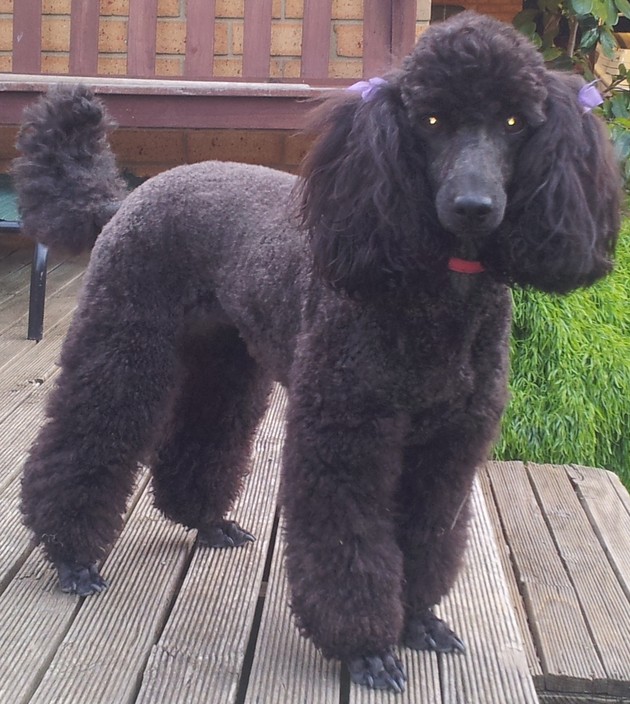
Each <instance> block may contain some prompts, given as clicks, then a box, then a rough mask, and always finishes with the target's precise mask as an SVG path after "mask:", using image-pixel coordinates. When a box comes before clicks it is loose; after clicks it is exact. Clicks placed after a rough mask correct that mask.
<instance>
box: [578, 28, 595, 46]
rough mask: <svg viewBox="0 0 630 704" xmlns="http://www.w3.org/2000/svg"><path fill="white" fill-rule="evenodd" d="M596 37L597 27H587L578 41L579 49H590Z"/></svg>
mask: <svg viewBox="0 0 630 704" xmlns="http://www.w3.org/2000/svg"><path fill="white" fill-rule="evenodd" d="M598 39H599V28H598V27H594V28H593V29H589V30H588V31H586V32H584V34H583V35H582V40H581V41H580V49H581V50H582V51H590V49H593V48H594V47H595V45H596V44H597V40H598Z"/></svg>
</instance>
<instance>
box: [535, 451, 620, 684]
mask: <svg viewBox="0 0 630 704" xmlns="http://www.w3.org/2000/svg"><path fill="white" fill-rule="evenodd" d="M527 470H528V473H529V475H530V477H531V480H532V483H533V486H534V489H535V491H536V494H537V496H538V498H539V501H540V504H541V506H542V508H543V511H544V514H545V519H546V521H547V523H548V524H549V527H550V529H551V532H552V534H553V537H554V540H555V542H556V545H557V546H558V550H559V552H560V556H561V558H562V560H563V562H564V563H565V565H566V569H567V572H568V574H569V576H570V578H571V580H572V582H573V584H574V586H575V590H576V593H577V595H578V598H579V600H580V605H581V607H582V610H583V612H584V614H585V617H586V619H587V622H588V624H589V629H590V631H591V637H592V639H593V641H594V643H595V647H596V649H597V651H598V653H599V656H600V658H601V661H602V663H603V665H604V668H605V670H606V674H607V677H608V681H607V682H606V688H605V689H604V690H601V689H599V687H598V691H599V692H600V693H603V694H612V695H624V696H626V695H627V696H630V684H629V682H630V656H629V653H630V651H629V650H628V634H629V633H630V603H629V602H628V599H627V597H626V595H625V594H624V592H623V590H622V588H621V585H620V584H619V581H618V579H617V576H616V575H615V573H614V571H613V570H612V568H611V565H610V563H609V562H608V560H607V559H606V556H605V554H604V552H603V551H602V549H601V545H600V543H599V540H598V538H597V536H596V535H595V533H594V532H593V529H592V527H591V524H590V522H589V520H588V517H587V515H586V513H585V512H584V511H583V510H582V507H581V505H580V502H579V500H578V498H577V496H576V495H575V492H574V491H573V489H572V486H571V482H570V480H569V477H568V476H567V473H566V471H565V468H564V467H558V466H552V465H534V464H529V465H528V466H527ZM611 508H612V507H611ZM628 535H630V534H626V541H627V536H628ZM626 549H627V543H626ZM599 684H600V683H598V685H599Z"/></svg>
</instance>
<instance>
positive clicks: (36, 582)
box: [0, 479, 147, 704]
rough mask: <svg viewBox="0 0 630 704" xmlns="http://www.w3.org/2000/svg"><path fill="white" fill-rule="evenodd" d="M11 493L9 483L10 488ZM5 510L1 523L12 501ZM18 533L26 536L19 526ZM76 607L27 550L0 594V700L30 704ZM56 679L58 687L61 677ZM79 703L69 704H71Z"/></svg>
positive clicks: (141, 486)
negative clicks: (24, 557) (28, 703)
mask: <svg viewBox="0 0 630 704" xmlns="http://www.w3.org/2000/svg"><path fill="white" fill-rule="evenodd" d="M146 484H147V482H146V479H144V480H141V481H140V482H139V484H138V487H137V489H136V492H135V495H134V497H133V498H132V500H131V502H130V509H132V508H133V507H134V506H135V504H136V502H137V499H138V495H140V494H141V493H142V492H143V491H144V490H145V488H146ZM17 488H18V483H17V482H15V483H14V485H13V487H12V489H17ZM8 511H9V513H10V514H12V515H11V516H9V517H7V514H5V513H4V512H3V516H4V520H7V518H9V522H11V521H12V520H13V519H14V518H17V517H18V509H17V501H16V502H14V504H13V505H12V506H10V507H8ZM126 518H127V517H126ZM4 520H3V525H4ZM22 531H23V533H26V528H24V527H23V526H22ZM29 541H30V538H29ZM81 607H82V600H81V599H79V597H74V596H70V595H68V594H63V593H62V592H61V591H60V590H59V586H58V581H57V575H56V573H55V571H54V570H53V568H52V567H51V566H50V565H49V564H48V562H47V561H46V560H45V559H44V557H43V554H42V552H41V551H40V550H39V549H36V550H33V549H32V546H31V550H30V554H29V555H28V557H27V559H26V560H25V561H24V564H23V565H22V566H21V567H20V568H19V571H18V572H17V574H16V576H15V578H14V579H13V581H11V582H10V583H9V585H8V587H7V588H6V590H4V591H2V593H1V594H0V644H1V653H2V657H0V701H12V702H13V703H14V704H27V702H30V701H31V697H32V695H33V692H34V691H35V690H36V689H37V687H38V685H39V683H40V681H41V679H42V677H44V675H45V673H46V672H47V670H48V668H49V666H50V663H51V661H52V660H53V658H54V656H55V654H56V653H57V651H58V648H59V647H60V645H61V644H62V642H63V639H64V637H65V635H66V634H67V632H68V630H69V628H70V627H71V625H72V623H73V621H74V619H75V617H76V615H77V613H78V612H79V609H80V608H81ZM60 679H61V681H62V685H63V680H64V675H63V674H62V676H61V677H60ZM59 701H70V700H66V699H60V700H59ZM79 701H80V700H78V699H77V700H72V702H73V704H75V702H79Z"/></svg>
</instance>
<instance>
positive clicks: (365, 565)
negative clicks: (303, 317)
mask: <svg viewBox="0 0 630 704" xmlns="http://www.w3.org/2000/svg"><path fill="white" fill-rule="evenodd" d="M350 395H352V394H350ZM309 396H310V394H308V393H301V392H297V391H296V390H293V391H292V392H291V395H290V407H289V418H288V425H287V438H288V439H287V442H286V447H285V462H284V476H283V489H282V497H283V504H284V511H285V520H286V542H287V548H286V561H287V569H288V576H289V583H290V586H291V593H292V599H291V605H292V609H293V612H294V614H295V616H296V619H297V622H298V625H299V626H300V628H301V630H302V632H303V633H304V634H305V635H308V636H310V637H311V638H312V640H313V642H314V643H315V645H316V646H317V647H319V648H320V649H321V650H322V652H323V653H324V655H326V656H327V657H336V658H339V659H341V660H343V661H345V662H346V663H347V664H348V667H349V670H350V674H351V677H352V679H353V680H354V681H356V682H359V683H362V684H366V685H368V686H372V687H377V688H389V689H391V690H394V691H401V690H402V688H403V684H404V679H405V678H404V673H403V669H402V665H401V664H400V662H399V661H398V659H397V658H396V657H395V655H394V653H393V647H394V645H395V644H397V643H398V642H399V640H400V635H401V631H402V626H403V606H402V590H403V586H402V580H403V565H402V556H401V552H400V549H399V548H398V545H397V543H396V537H395V529H394V521H393V517H392V507H393V501H394V493H395V486H396V482H397V479H398V477H399V474H400V466H401V431H400V428H399V427H397V423H396V421H395V420H393V419H391V418H390V419H385V418H383V417H382V415H380V417H379V416H377V415H376V414H370V413H369V412H368V413H366V411H365V408H366V407H367V408H369V407H370V404H369V403H366V399H362V402H361V404H357V406H354V403H355V401H356V400H357V399H354V400H353V399H351V398H347V397H346V398H345V399H344V400H343V401H344V402H342V400H341V399H339V404H338V405H335V403H334V400H331V399H326V400H323V401H322V399H321V396H320V397H317V396H316V395H315V394H313V395H312V396H311V397H310V398H309ZM353 406H354V407H355V408H357V409H359V408H360V410H357V412H354V411H353Z"/></svg>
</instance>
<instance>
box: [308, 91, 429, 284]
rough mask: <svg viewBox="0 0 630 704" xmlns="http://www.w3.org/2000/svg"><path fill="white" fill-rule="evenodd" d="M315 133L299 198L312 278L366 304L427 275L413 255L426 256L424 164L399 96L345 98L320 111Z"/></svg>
mask: <svg viewBox="0 0 630 704" xmlns="http://www.w3.org/2000/svg"><path fill="white" fill-rule="evenodd" d="M314 127H315V129H316V130H317V131H318V133H319V137H318V139H317V140H316V141H315V144H314V146H313V148H312V149H311V151H310V152H309V154H308V155H307V157H306V159H305V161H304V164H303V167H302V174H301V175H302V177H303V178H302V180H301V181H300V197H301V220H302V224H303V225H304V227H305V228H306V229H307V231H308V233H309V236H310V243H311V248H312V252H313V261H314V266H315V270H316V271H317V272H318V274H319V275H320V276H322V277H323V278H324V279H325V280H327V281H328V282H329V283H330V284H332V285H333V286H334V287H335V288H338V289H343V290H345V291H346V292H347V293H349V294H350V295H352V296H358V297H364V296H370V295H373V294H377V293H378V292H379V291H382V290H383V288H387V287H388V286H391V285H392V284H393V285H397V284H399V283H400V282H401V280H403V279H404V278H405V276H407V275H408V274H409V273H410V272H411V271H413V269H414V268H415V269H416V270H417V269H418V268H425V267H426V266H427V265H428V264H429V263H430V259H431V257H430V252H426V255H424V256H420V254H419V251H418V250H419V249H420V248H421V247H422V246H424V245H427V248H428V249H430V247H429V246H428V244H427V242H426V240H427V238H426V237H423V232H426V230H427V225H426V223H425V222H423V219H425V218H426V217H428V215H427V213H428V211H429V210H430V208H428V207H426V203H427V201H428V199H429V196H428V186H427V184H426V179H425V176H424V173H425V168H424V157H423V154H422V150H421V149H420V148H419V145H418V144H416V143H415V141H414V137H413V133H412V130H411V129H410V128H409V125H408V118H407V116H406V114H405V110H404V107H403V105H402V101H401V98H400V92H399V89H398V88H397V87H396V86H395V85H393V84H390V83H384V84H381V85H379V86H378V87H377V88H375V89H372V90H370V91H369V94H368V95H366V96H365V97H362V96H361V95H360V94H358V93H356V92H354V91H345V92H344V93H343V94H341V95H338V96H336V97H334V98H331V99H329V100H328V101H327V102H326V103H325V104H324V105H323V106H322V108H321V109H320V114H319V116H316V121H315V125H314ZM410 233H412V235H413V236H410ZM423 240H424V244H422V243H423Z"/></svg>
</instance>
